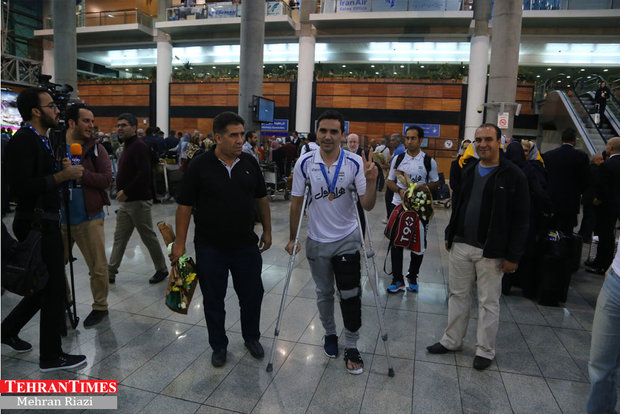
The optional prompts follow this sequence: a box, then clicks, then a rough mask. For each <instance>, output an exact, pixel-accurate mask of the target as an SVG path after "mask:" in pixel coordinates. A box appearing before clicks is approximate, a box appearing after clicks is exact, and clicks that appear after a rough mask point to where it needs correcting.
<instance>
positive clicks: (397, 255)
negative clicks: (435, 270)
mask: <svg viewBox="0 0 620 414" xmlns="http://www.w3.org/2000/svg"><path fill="white" fill-rule="evenodd" d="M390 249H391V250H390V258H391V259H392V278H393V279H394V280H398V281H400V282H404V281H405V278H404V276H403V255H404V248H403V247H398V246H394V245H391V246H390ZM409 253H410V255H409V256H410V257H411V261H410V262H409V272H408V273H409V278H410V279H411V283H416V284H417V283H418V272H419V271H420V266H421V265H422V260H423V259H424V255H423V254H415V253H413V252H412V251H410V252H409Z"/></svg>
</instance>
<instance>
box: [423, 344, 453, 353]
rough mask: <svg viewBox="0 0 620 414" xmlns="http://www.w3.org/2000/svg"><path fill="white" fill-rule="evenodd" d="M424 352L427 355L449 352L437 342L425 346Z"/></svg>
mask: <svg viewBox="0 0 620 414" xmlns="http://www.w3.org/2000/svg"><path fill="white" fill-rule="evenodd" d="M426 350H427V351H428V353H429V354H447V353H448V352H450V350H449V349H448V348H446V347H445V346H443V345H442V344H441V343H439V342H437V343H436V344H433V345H429V346H427V347H426Z"/></svg>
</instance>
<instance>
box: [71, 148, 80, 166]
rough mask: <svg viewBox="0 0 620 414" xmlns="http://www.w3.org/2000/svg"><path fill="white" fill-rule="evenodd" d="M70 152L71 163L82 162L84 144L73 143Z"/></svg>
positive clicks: (77, 163) (78, 163)
mask: <svg viewBox="0 0 620 414" xmlns="http://www.w3.org/2000/svg"><path fill="white" fill-rule="evenodd" d="M69 152H70V153H71V165H80V164H82V146H81V145H80V144H78V143H74V144H71V146H70V147H69Z"/></svg>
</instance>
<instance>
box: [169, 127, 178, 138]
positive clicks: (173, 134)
mask: <svg viewBox="0 0 620 414" xmlns="http://www.w3.org/2000/svg"><path fill="white" fill-rule="evenodd" d="M176 134H177V131H175V130H174V129H171V130H170V136H171V137H174V136H175V135H176Z"/></svg>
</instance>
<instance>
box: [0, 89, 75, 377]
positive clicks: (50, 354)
mask: <svg viewBox="0 0 620 414" xmlns="http://www.w3.org/2000/svg"><path fill="white" fill-rule="evenodd" d="M17 109H18V110H19V113H20V115H21V116H22V119H23V120H24V123H23V126H22V127H21V128H20V129H19V131H18V132H17V133H16V134H15V136H14V137H13V138H12V139H11V141H10V142H9V143H8V144H7V148H6V155H7V171H8V174H9V182H10V185H11V189H12V191H13V196H14V197H15V200H16V201H17V208H16V212H15V220H14V221H13V230H14V232H15V236H16V237H17V239H18V240H20V241H22V240H24V239H25V238H26V236H27V235H28V233H29V232H30V229H31V228H32V226H33V225H38V226H39V227H40V229H41V235H42V239H41V252H42V259H43V262H44V263H45V265H46V266H47V271H48V274H49V279H48V282H47V284H46V286H45V287H44V288H43V289H41V290H40V291H38V292H36V293H34V294H32V295H30V296H26V297H24V298H23V299H22V300H21V301H20V302H19V304H18V305H17V306H16V307H15V309H13V311H11V313H10V314H9V315H8V316H7V317H6V318H5V319H4V321H3V322H2V343H3V344H6V345H8V346H10V347H11V348H13V350H15V351H17V352H27V351H30V350H31V349H32V345H30V344H29V343H28V342H26V341H23V340H21V339H20V338H19V337H18V334H19V331H20V330H21V329H22V328H23V327H24V325H26V323H28V321H29V320H30V319H31V318H32V317H33V316H34V315H35V314H36V313H37V311H38V310H39V309H41V318H40V340H39V343H40V346H39V368H40V370H41V371H43V372H47V371H55V370H60V369H68V368H75V367H78V366H80V365H82V364H85V363H86V356H84V355H69V354H66V353H64V352H63V350H62V343H61V339H60V332H61V326H62V324H63V323H64V304H65V295H66V292H65V289H66V284H65V273H64V272H65V268H64V262H63V256H64V252H63V247H62V236H61V232H60V213H59V211H60V197H59V192H58V186H59V184H62V183H64V182H66V181H70V180H78V179H80V178H82V174H83V171H84V167H82V166H81V165H70V163H67V162H66V161H65V162H63V163H62V168H61V169H60V168H58V165H57V163H56V157H55V154H56V152H55V151H54V148H53V147H52V143H51V142H50V139H49V138H48V137H47V131H48V129H50V128H54V127H56V126H57V125H58V118H59V115H60V111H59V110H58V106H57V105H56V103H55V102H54V100H53V99H52V96H51V95H50V93H49V92H48V91H47V90H45V89H42V88H28V89H25V90H23V91H22V92H21V93H20V94H19V96H18V97H17Z"/></svg>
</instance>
